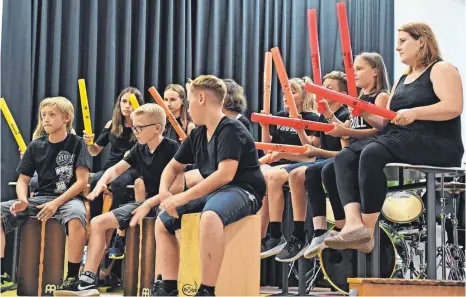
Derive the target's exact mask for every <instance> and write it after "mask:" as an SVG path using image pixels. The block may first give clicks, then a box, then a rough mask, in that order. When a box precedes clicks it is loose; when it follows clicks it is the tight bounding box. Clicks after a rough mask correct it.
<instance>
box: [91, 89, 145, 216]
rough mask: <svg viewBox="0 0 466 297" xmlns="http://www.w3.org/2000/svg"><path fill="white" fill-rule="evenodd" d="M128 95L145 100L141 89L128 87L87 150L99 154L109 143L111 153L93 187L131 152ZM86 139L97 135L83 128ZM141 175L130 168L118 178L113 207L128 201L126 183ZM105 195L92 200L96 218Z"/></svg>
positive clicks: (114, 186) (132, 141)
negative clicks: (106, 172) (88, 132)
mask: <svg viewBox="0 0 466 297" xmlns="http://www.w3.org/2000/svg"><path fill="white" fill-rule="evenodd" d="M129 94H134V95H135V96H136V99H137V100H138V102H139V104H140V105H142V104H143V103H144V101H143V99H142V94H141V92H140V91H139V90H138V89H136V88H132V87H129V88H126V89H124V90H123V91H121V93H120V95H118V98H117V101H116V103H115V107H114V109H113V115H112V120H110V121H108V122H107V124H106V125H105V127H104V129H103V130H102V132H101V133H100V135H99V137H98V138H97V140H96V141H95V143H94V144H92V145H88V147H87V150H88V151H89V153H90V154H91V156H93V157H94V156H97V155H98V154H100V152H101V151H102V150H103V149H104V147H105V146H106V145H107V144H108V143H109V142H110V144H111V147H110V155H109V157H108V160H107V162H106V163H105V166H104V168H102V170H101V171H99V172H97V173H95V174H94V176H93V177H92V182H91V190H92V189H93V188H94V187H95V185H96V184H97V182H98V181H99V179H100V178H101V177H102V175H103V174H104V172H105V170H106V169H108V168H110V167H112V166H113V165H115V164H116V163H118V162H119V161H121V160H122V159H123V157H124V155H125V153H126V152H127V151H129V150H130V149H131V148H132V147H133V146H134V144H135V143H136V138H135V136H134V134H133V132H132V131H131V118H130V115H131V112H132V111H133V108H132V107H131V104H130V102H129ZM83 138H84V139H85V140H86V142H88V141H89V140H93V139H94V134H92V135H87V134H86V132H85V131H83ZM137 177H138V174H137V171H135V170H128V171H126V172H125V173H124V174H122V175H121V176H120V177H118V178H117V179H116V180H114V181H113V182H112V194H113V195H112V196H113V201H112V209H115V208H117V207H119V206H120V205H121V204H125V203H127V202H128V201H129V200H128V196H127V195H126V186H127V185H132V184H133V182H134V180H135V179H136V178H137ZM102 206H103V201H102V196H100V197H98V198H97V199H95V200H94V201H92V203H91V217H95V216H97V215H99V214H101V213H102Z"/></svg>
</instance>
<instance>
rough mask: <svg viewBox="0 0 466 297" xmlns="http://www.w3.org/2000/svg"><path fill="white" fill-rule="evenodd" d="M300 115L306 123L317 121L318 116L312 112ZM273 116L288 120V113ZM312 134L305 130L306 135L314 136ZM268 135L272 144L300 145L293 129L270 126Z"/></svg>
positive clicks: (281, 112)
mask: <svg viewBox="0 0 466 297" xmlns="http://www.w3.org/2000/svg"><path fill="white" fill-rule="evenodd" d="M300 115H301V116H302V117H303V120H306V121H314V122H317V121H319V116H318V115H317V114H316V113H314V112H301V113H300ZM275 116H277V117H284V118H289V117H290V113H289V112H288V111H280V112H279V113H277V114H276V115H275ZM314 133H315V132H314V131H310V130H306V134H307V135H314ZM270 135H271V136H272V143H277V144H288V145H302V144H301V140H299V136H298V132H296V130H295V128H290V127H285V126H281V125H278V126H276V125H270Z"/></svg>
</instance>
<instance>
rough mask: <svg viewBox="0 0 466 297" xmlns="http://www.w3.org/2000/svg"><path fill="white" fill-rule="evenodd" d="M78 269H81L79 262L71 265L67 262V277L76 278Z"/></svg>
mask: <svg viewBox="0 0 466 297" xmlns="http://www.w3.org/2000/svg"><path fill="white" fill-rule="evenodd" d="M79 267H81V262H79V263H71V262H70V261H68V276H67V277H66V278H68V277H78V274H79Z"/></svg>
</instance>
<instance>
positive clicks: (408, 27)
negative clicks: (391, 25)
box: [398, 22, 442, 74]
mask: <svg viewBox="0 0 466 297" xmlns="http://www.w3.org/2000/svg"><path fill="white" fill-rule="evenodd" d="M398 31H402V32H406V33H408V34H409V35H410V36H411V37H412V38H413V39H414V40H419V39H420V38H422V39H423V40H424V47H422V48H420V50H419V52H418V54H417V61H416V63H418V64H419V65H421V66H427V65H429V64H431V63H433V62H435V61H442V56H441V54H440V48H439V46H438V42H437V38H435V34H434V32H433V31H432V29H431V28H430V27H429V25H427V24H426V23H422V22H411V23H407V24H405V25H403V26H401V27H400V28H399V29H398ZM411 72H413V67H412V66H409V68H408V73H407V74H410V73H411Z"/></svg>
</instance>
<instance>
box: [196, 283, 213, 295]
mask: <svg viewBox="0 0 466 297" xmlns="http://www.w3.org/2000/svg"><path fill="white" fill-rule="evenodd" d="M201 289H204V290H206V291H207V292H209V293H211V294H212V296H213V295H215V287H209V286H206V285H203V284H201V286H200V287H199V289H198V291H200V290H201Z"/></svg>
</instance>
